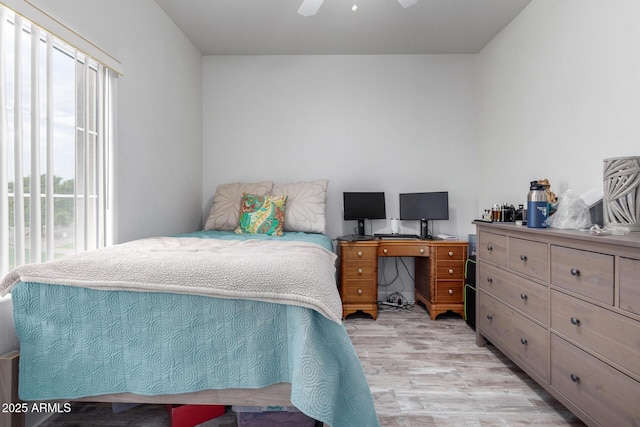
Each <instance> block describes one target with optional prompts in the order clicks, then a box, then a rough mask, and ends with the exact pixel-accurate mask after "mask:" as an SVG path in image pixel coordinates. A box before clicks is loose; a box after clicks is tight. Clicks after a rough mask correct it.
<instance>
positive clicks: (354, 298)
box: [340, 240, 378, 320]
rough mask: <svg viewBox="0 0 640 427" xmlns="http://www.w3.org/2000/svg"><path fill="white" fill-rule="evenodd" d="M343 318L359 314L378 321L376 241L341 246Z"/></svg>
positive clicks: (343, 243) (346, 243)
mask: <svg viewBox="0 0 640 427" xmlns="http://www.w3.org/2000/svg"><path fill="white" fill-rule="evenodd" d="M340 296H341V298H342V318H343V319H344V318H346V317H347V316H348V315H349V314H352V313H355V312H356V311H358V310H362V312H364V313H369V314H370V315H371V317H373V319H374V320H375V319H376V318H377V317H378V302H377V301H378V241H377V240H366V241H356V242H345V241H341V242H340Z"/></svg>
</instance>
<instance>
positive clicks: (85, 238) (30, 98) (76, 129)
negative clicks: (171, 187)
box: [0, 5, 117, 275]
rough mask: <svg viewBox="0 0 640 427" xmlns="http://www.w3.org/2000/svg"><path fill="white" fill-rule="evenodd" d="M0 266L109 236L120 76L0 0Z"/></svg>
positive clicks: (48, 256)
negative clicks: (117, 80)
mask: <svg viewBox="0 0 640 427" xmlns="http://www.w3.org/2000/svg"><path fill="white" fill-rule="evenodd" d="M0 37H1V38H0V274H2V275H4V274H5V273H6V272H8V271H9V270H10V269H11V268H13V267H16V266H19V265H22V264H24V263H33V262H42V261H47V260H52V259H55V258H56V257H60V256H63V255H66V254H68V253H72V252H77V251H84V250H89V249H94V248H98V247H102V246H105V245H108V244H110V243H111V228H112V227H111V221H110V216H111V202H110V200H111V196H112V194H111V185H110V179H111V169H110V165H111V162H110V154H111V152H112V146H113V135H114V132H113V124H114V121H113V117H114V104H115V102H114V101H115V85H116V79H117V74H116V73H115V72H114V71H112V70H111V69H110V68H109V67H106V66H104V65H103V64H102V63H100V62H98V61H96V60H95V59H93V58H92V57H90V56H89V55H87V54H86V53H83V52H81V51H79V50H78V49H76V48H74V47H72V46H71V45H69V44H68V43H66V42H64V41H63V40H61V39H59V38H57V37H55V36H54V35H52V34H50V33H49V32H47V31H45V30H44V29H42V28H39V27H38V26H37V25H35V24H34V23H32V22H30V21H29V20H28V19H26V18H23V17H22V16H20V15H19V14H17V13H15V12H13V11H12V10H10V9H8V8H6V7H5V6H3V5H0Z"/></svg>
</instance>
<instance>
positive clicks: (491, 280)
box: [487, 277, 493, 285]
mask: <svg viewBox="0 0 640 427" xmlns="http://www.w3.org/2000/svg"><path fill="white" fill-rule="evenodd" d="M487 283H488V284H490V285H491V284H492V283H493V279H492V278H491V277H487Z"/></svg>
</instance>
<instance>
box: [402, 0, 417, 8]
mask: <svg viewBox="0 0 640 427" xmlns="http://www.w3.org/2000/svg"><path fill="white" fill-rule="evenodd" d="M398 3H400V6H402V7H404V8H407V7H409V6H413V5H414V4H416V3H418V0H398Z"/></svg>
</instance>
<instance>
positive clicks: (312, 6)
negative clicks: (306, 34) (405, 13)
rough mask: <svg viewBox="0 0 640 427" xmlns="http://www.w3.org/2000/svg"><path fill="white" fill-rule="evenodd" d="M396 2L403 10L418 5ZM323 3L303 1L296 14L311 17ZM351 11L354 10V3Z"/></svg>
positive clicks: (412, 1) (320, 0)
mask: <svg viewBox="0 0 640 427" xmlns="http://www.w3.org/2000/svg"><path fill="white" fill-rule="evenodd" d="M397 1H398V3H400V6H402V7H405V8H406V7H409V6H413V5H414V4H416V3H418V0H397ZM323 2H324V0H303V1H302V4H301V5H300V8H299V9H298V14H300V15H302V16H313V15H315V14H316V13H317V12H318V9H320V6H322V3H323ZM353 10H356V7H355V1H354V9H353Z"/></svg>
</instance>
